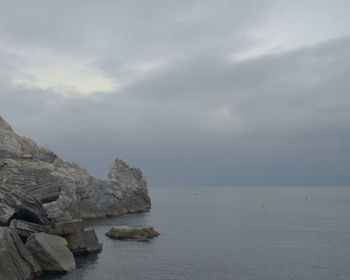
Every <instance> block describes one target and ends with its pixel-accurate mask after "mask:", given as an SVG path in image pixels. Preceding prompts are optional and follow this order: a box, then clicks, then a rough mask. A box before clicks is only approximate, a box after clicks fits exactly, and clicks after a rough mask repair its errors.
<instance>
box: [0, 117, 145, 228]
mask: <svg viewBox="0 0 350 280" xmlns="http://www.w3.org/2000/svg"><path fill="white" fill-rule="evenodd" d="M0 184H1V185H6V186H12V187H18V188H24V189H26V190H28V191H30V193H31V194H32V195H33V196H35V197H36V198H37V199H38V200H40V201H41V202H43V203H45V204H44V205H45V208H46V210H47V213H48V216H49V218H51V219H53V218H55V219H57V220H60V219H61V220H66V221H67V220H70V219H71V217H73V218H78V219H81V218H94V217H104V216H110V215H121V214H125V213H134V212H141V211H147V210H149V209H150V205H151V204H150V199H149V196H148V190H147V183H146V180H145V178H144V177H143V176H142V173H141V171H140V170H139V169H135V168H130V167H129V166H128V165H127V164H126V163H125V162H123V161H122V160H120V159H116V160H115V162H114V163H113V165H112V167H111V170H110V172H109V175H108V180H106V181H103V180H99V179H96V178H94V177H93V176H91V175H90V174H89V173H88V172H87V171H86V170H85V169H83V168H81V167H80V166H78V165H77V164H74V163H69V162H65V161H63V160H62V159H60V158H59V157H58V156H57V155H55V154H54V153H53V152H52V151H50V150H49V149H46V148H41V147H39V146H38V145H36V144H35V142H34V141H32V140H30V139H28V138H25V137H20V136H18V135H17V134H16V133H15V132H14V131H13V130H12V128H11V127H10V125H9V124H8V123H7V122H6V121H5V120H4V119H2V118H1V117H0ZM0 191H1V190H0ZM0 198H1V192H0ZM56 199H57V200H56ZM0 211H1V210H0ZM6 211H12V210H11V209H10V210H9V209H7V210H6ZM11 213H12V212H11ZM11 213H9V215H11ZM67 216H68V218H67ZM65 217H66V218H65ZM18 219H20V218H18ZM6 223H7V221H1V224H6ZM36 223H37V222H36Z"/></svg>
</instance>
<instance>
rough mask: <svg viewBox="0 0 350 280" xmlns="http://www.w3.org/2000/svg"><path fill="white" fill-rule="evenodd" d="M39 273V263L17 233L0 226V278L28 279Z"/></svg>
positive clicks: (12, 279)
mask: <svg viewBox="0 0 350 280" xmlns="http://www.w3.org/2000/svg"><path fill="white" fill-rule="evenodd" d="M39 274H41V268H40V266H39V264H38V263H37V262H36V260H34V258H33V255H32V254H31V253H30V252H29V251H28V250H27V249H26V247H25V246H24V244H23V243H22V240H21V239H20V237H19V236H18V235H17V233H16V232H15V231H14V230H13V229H10V228H7V227H0V280H28V279H32V278H33V277H35V276H37V275H39Z"/></svg>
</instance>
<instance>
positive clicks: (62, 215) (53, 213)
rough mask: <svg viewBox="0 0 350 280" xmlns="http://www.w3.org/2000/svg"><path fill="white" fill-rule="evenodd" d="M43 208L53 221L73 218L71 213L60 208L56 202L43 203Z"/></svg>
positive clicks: (65, 220) (64, 220)
mask: <svg viewBox="0 0 350 280" xmlns="http://www.w3.org/2000/svg"><path fill="white" fill-rule="evenodd" d="M44 208H45V211H46V214H47V218H48V219H49V220H50V221H52V222H53V223H55V222H68V221H70V220H72V219H73V218H72V216H71V214H70V213H69V212H68V211H64V210H62V209H61V208H59V207H58V206H57V205H56V204H53V203H45V204H44Z"/></svg>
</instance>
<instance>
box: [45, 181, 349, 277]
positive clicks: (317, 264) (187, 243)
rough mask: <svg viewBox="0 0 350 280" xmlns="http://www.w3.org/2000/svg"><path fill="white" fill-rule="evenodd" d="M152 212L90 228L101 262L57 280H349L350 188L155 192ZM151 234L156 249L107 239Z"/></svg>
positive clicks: (81, 265) (84, 264)
mask: <svg viewBox="0 0 350 280" xmlns="http://www.w3.org/2000/svg"><path fill="white" fill-rule="evenodd" d="M150 196H151V199H152V211H150V212H148V213H139V214H130V215H124V216H121V217H113V218H105V219H96V220H88V221H87V222H86V223H87V226H88V227H89V228H94V229H95V230H96V233H97V235H98V238H99V241H100V242H101V243H103V251H102V252H101V253H100V254H95V255H88V256H84V257H79V258H77V269H76V270H75V271H73V272H70V273H67V274H61V275H48V276H44V277H42V278H40V279H59V280H78V279H79V280H112V279H113V280H118V279H120V280H182V279H183V280H196V279H200V280H207V279H208V280H209V279H210V280H214V279H215V280H224V279H227V280H235V279H237V280H265V279H266V280H277V279H278V280H336V279H339V280H349V279H350V187H232V188H219V187H212V188H151V189H150ZM114 225H128V226H146V225H147V226H153V227H154V228H155V229H156V230H158V231H159V232H160V236H159V237H156V238H154V239H153V240H151V241H147V242H140V241H132V240H130V241H117V240H111V239H109V238H108V237H106V236H105V233H106V232H107V231H108V230H109V229H110V227H111V226H114Z"/></svg>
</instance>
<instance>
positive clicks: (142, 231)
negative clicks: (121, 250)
mask: <svg viewBox="0 0 350 280" xmlns="http://www.w3.org/2000/svg"><path fill="white" fill-rule="evenodd" d="M106 236H108V237H110V238H112V239H119V240H123V239H136V240H147V239H151V238H153V237H156V236H159V232H158V231H156V230H155V229H154V228H153V227H129V226H114V227H112V228H111V229H110V230H109V231H108V232H107V233H106Z"/></svg>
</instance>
